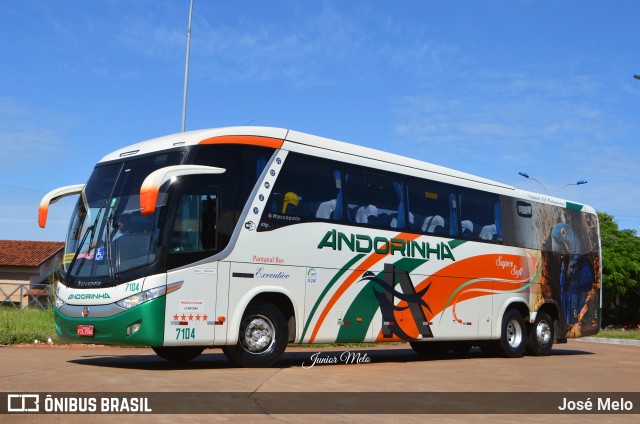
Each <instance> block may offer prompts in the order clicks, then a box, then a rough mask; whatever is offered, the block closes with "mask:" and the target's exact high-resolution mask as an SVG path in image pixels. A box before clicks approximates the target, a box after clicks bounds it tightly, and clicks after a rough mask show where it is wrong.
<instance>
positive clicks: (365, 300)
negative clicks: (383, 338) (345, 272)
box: [336, 258, 427, 343]
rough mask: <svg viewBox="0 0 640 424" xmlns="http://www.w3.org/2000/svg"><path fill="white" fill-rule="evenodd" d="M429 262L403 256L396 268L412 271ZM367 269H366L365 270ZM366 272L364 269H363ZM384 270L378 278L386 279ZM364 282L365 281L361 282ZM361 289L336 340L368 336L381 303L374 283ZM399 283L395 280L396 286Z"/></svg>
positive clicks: (354, 340)
mask: <svg viewBox="0 0 640 424" xmlns="http://www.w3.org/2000/svg"><path fill="white" fill-rule="evenodd" d="M425 262H427V260H426V259H415V258H402V259H400V260H399V261H397V262H395V263H394V266H395V267H396V269H399V270H403V271H407V272H409V273H411V272H412V271H414V270H415V269H416V268H418V267H419V266H420V265H422V264H424V263H425ZM365 271H366V270H365ZM363 272H364V271H363ZM383 274H384V271H381V272H380V273H378V275H376V277H377V278H380V279H384V275H383ZM359 284H363V283H359ZM364 284H365V285H364V286H363V287H362V289H361V290H360V293H358V295H357V296H356V297H355V299H354V300H353V302H352V303H351V305H350V306H349V309H348V310H347V313H346V314H345V315H344V318H343V321H348V322H349V325H343V326H341V327H340V330H339V331H338V337H337V338H336V342H338V343H343V342H361V341H363V340H364V339H365V338H366V337H367V330H368V329H369V326H370V325H371V321H372V320H373V317H374V316H375V314H376V313H377V311H378V310H379V309H380V305H379V304H378V303H377V299H376V297H375V295H374V293H373V290H374V285H376V283H374V282H373V281H368V282H367V283H364ZM396 284H397V283H396V282H394V286H395V285H396ZM356 318H362V321H361V322H357V321H356Z"/></svg>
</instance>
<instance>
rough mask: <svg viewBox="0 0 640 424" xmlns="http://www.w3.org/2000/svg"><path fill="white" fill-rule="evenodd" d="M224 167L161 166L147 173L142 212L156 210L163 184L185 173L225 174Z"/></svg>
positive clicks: (143, 187) (142, 187)
mask: <svg viewBox="0 0 640 424" xmlns="http://www.w3.org/2000/svg"><path fill="white" fill-rule="evenodd" d="M225 172H226V169H224V168H216V167H213V166H204V165H174V166H167V167H164V168H160V169H158V170H156V171H153V172H152V173H151V174H149V175H147V178H145V179H144V181H143V182H142V186H141V187H140V213H141V214H142V215H151V214H153V213H154V212H155V211H156V203H157V201H158V193H159V191H160V187H162V184H164V183H166V182H167V181H171V182H173V181H174V180H175V179H176V178H178V177H181V176H183V175H201V174H223V173H225Z"/></svg>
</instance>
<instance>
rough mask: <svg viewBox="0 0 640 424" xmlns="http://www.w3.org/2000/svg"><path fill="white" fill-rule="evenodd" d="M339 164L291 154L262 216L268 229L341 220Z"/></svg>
mask: <svg viewBox="0 0 640 424" xmlns="http://www.w3.org/2000/svg"><path fill="white" fill-rule="evenodd" d="M342 198H343V194H342V183H341V171H340V164H338V163H334V162H332V161H328V160H324V159H319V158H315V157H311V156H305V155H300V154H297V153H289V155H288V156H287V159H286V161H285V163H284V165H283V167H282V170H281V171H280V175H279V176H278V180H277V181H276V183H275V184H274V187H273V190H272V191H271V195H270V196H269V199H268V200H267V207H266V208H265V211H264V213H263V216H262V221H261V222H263V223H264V224H265V225H260V226H259V230H260V231H263V230H269V229H273V228H278V227H282V226H284V225H290V224H296V223H300V222H311V221H341V220H342V203H343V201H342Z"/></svg>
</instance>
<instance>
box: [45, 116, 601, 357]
mask: <svg viewBox="0 0 640 424" xmlns="http://www.w3.org/2000/svg"><path fill="white" fill-rule="evenodd" d="M71 194H80V196H79V200H78V202H77V205H76V207H75V210H74V211H73V214H72V217H71V222H70V225H69V230H68V234H67V237H66V247H65V255H64V260H63V264H62V265H63V267H62V272H61V281H60V282H59V283H58V284H57V287H56V306H55V328H56V330H57V332H58V334H59V335H60V336H61V338H62V339H63V340H66V341H70V342H74V343H97V344H115V345H130V346H150V347H152V348H153V349H154V351H155V352H156V353H157V354H158V355H160V356H161V357H163V358H165V359H167V360H171V361H188V360H191V359H193V358H195V357H197V356H198V355H199V354H200V353H202V351H203V350H204V349H206V348H212V347H221V348H222V350H223V352H224V353H225V354H226V356H227V357H228V358H229V359H230V360H231V361H232V362H233V363H235V364H236V365H240V366H247V367H261V366H270V365H272V364H274V363H275V362H276V361H277V360H278V358H279V357H280V356H281V355H282V353H283V352H284V350H285V348H286V346H287V344H289V343H305V344H308V343H340V342H387V341H393V342H400V341H405V342H409V343H410V345H411V347H412V348H413V349H414V350H415V351H416V352H418V353H420V354H424V355H431V354H444V353H446V352H449V351H450V350H453V351H457V352H466V351H468V350H469V349H470V348H471V347H472V346H480V347H482V348H483V349H488V350H491V351H493V352H497V353H500V354H501V355H503V356H507V357H518V356H522V355H523V353H524V352H525V351H528V352H529V353H530V354H533V355H547V354H549V353H550V351H551V348H552V346H553V344H554V342H566V340H567V338H570V337H580V336H585V335H590V334H595V333H596V332H598V330H599V327H600V310H601V286H602V284H601V282H602V277H601V257H600V238H599V226H598V219H597V215H596V213H595V211H594V209H593V208H591V207H589V206H586V205H582V204H578V203H574V202H569V201H565V200H561V199H558V198H555V197H550V196H546V195H541V194H535V193H530V192H526V191H522V190H518V189H515V188H514V187H511V186H508V185H505V184H501V183H498V182H495V181H490V180H487V179H483V178H479V177H476V176H473V175H469V174H465V173H462V172H458V171H454V170H451V169H447V168H444V167H440V166H436V165H432V164H429V163H425V162H421V161H417V160H413V159H409V158H406V157H402V156H397V155H393V154H389V153H385V152H381V151H377V150H373V149H368V148H364V147H359V146H355V145H351V144H347V143H342V142H338V141H334V140H329V139H325V138H320V137H316V136H312V135H308V134H303V133H300V132H296V131H290V130H285V129H277V128H264V127H237V128H219V129H211V130H202V131H192V132H186V133H179V134H174V135H170V136H166V137H160V138H157V139H153V140H149V141H145V142H142V143H139V144H134V145H132V146H129V147H126V148H123V149H121V150H117V151H115V152H113V153H110V154H108V155H107V156H105V157H104V158H103V159H102V160H101V161H100V162H99V163H98V164H97V165H96V167H95V169H94V171H93V173H92V174H91V176H90V177H89V180H88V182H87V183H86V184H83V185H75V186H67V187H62V188H60V189H57V190H53V191H51V192H50V193H48V194H47V195H46V196H45V197H44V198H43V200H42V202H41V204H40V209H39V224H40V226H42V227H44V226H45V223H46V218H47V211H48V207H49V205H50V204H51V203H53V202H55V201H56V200H58V199H60V198H61V197H64V196H68V195H71Z"/></svg>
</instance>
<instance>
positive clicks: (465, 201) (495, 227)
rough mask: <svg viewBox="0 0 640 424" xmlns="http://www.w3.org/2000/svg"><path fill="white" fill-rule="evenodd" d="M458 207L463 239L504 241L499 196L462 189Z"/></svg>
mask: <svg viewBox="0 0 640 424" xmlns="http://www.w3.org/2000/svg"><path fill="white" fill-rule="evenodd" d="M457 206H458V216H459V218H460V227H459V230H460V236H461V238H463V239H468V240H481V241H494V242H499V241H502V219H501V214H500V202H499V199H498V195H496V194H492V193H487V192H484V191H477V190H470V189H460V190H459V195H458V205H457Z"/></svg>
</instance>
